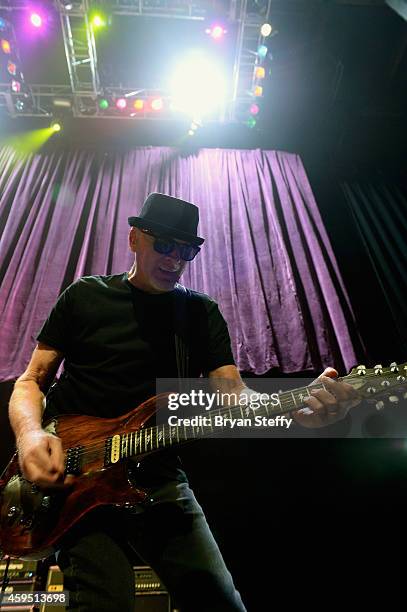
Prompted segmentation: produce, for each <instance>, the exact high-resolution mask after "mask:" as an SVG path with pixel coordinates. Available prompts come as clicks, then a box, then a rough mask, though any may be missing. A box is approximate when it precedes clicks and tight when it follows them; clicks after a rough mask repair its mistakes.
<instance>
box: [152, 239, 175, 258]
mask: <svg viewBox="0 0 407 612" xmlns="http://www.w3.org/2000/svg"><path fill="white" fill-rule="evenodd" d="M173 248H174V243H173V242H172V241H171V240H165V238H156V239H155V242H154V249H155V250H156V251H157V253H161V254H162V255H167V254H168V253H171V251H172V250H173Z"/></svg>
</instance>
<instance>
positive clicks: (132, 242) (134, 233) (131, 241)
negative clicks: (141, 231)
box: [129, 227, 137, 253]
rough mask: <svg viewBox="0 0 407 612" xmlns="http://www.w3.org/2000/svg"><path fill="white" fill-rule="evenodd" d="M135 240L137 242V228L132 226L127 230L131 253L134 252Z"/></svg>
mask: <svg viewBox="0 0 407 612" xmlns="http://www.w3.org/2000/svg"><path fill="white" fill-rule="evenodd" d="M136 242H137V228H136V227H132V228H131V230H130V232H129V247H130V250H131V251H133V253H135V252H136Z"/></svg>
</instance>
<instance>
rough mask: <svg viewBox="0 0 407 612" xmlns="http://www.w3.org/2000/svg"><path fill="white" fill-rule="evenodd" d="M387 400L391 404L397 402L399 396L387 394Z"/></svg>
mask: <svg viewBox="0 0 407 612" xmlns="http://www.w3.org/2000/svg"><path fill="white" fill-rule="evenodd" d="M389 402H391V403H392V404H398V402H399V398H398V396H397V395H389Z"/></svg>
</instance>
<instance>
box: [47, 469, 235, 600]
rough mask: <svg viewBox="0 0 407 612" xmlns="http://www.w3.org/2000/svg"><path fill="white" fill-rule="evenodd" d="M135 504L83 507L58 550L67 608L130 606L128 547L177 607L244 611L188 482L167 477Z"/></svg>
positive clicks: (131, 584)
mask: <svg viewBox="0 0 407 612" xmlns="http://www.w3.org/2000/svg"><path fill="white" fill-rule="evenodd" d="M152 498H153V502H152V503H150V504H149V505H148V506H145V507H144V506H142V507H141V508H140V509H135V510H131V509H124V508H116V507H104V508H100V509H96V510H93V511H92V512H90V513H89V514H88V515H87V516H86V517H85V518H84V519H83V520H82V521H81V522H80V523H79V524H78V525H77V526H76V527H74V528H73V530H72V531H71V532H70V534H69V536H68V537H67V538H66V539H65V541H64V542H63V543H62V545H61V549H60V550H59V551H58V553H57V562H58V564H59V566H60V568H61V570H62V571H63V572H64V588H65V590H68V591H69V595H70V604H69V608H67V609H68V610H75V611H77V612H108V611H109V612H134V610H135V609H136V610H137V608H136V607H135V606H136V604H135V592H134V591H135V589H134V571H133V567H132V561H131V559H132V553H133V556H134V551H135V552H136V553H137V555H138V557H141V559H142V560H143V561H144V562H145V564H146V565H149V566H151V567H152V568H153V569H154V570H155V571H156V573H157V574H158V575H159V577H160V579H161V580H162V581H163V583H164V584H165V586H166V587H167V589H168V591H169V593H170V595H171V597H172V603H173V605H174V606H175V607H177V609H179V610H180V611H181V612H245V610H246V609H245V607H244V605H243V603H242V600H241V598H240V595H239V593H238V592H237V590H236V589H235V587H234V584H233V580H232V577H231V575H230V573H229V571H228V569H227V567H226V565H225V562H224V560H223V558H222V555H221V553H220V550H219V548H218V546H217V544H216V542H215V539H214V537H213V535H212V533H211V531H210V529H209V527H208V524H207V522H206V519H205V516H204V514H203V511H202V508H201V506H200V505H199V504H198V502H197V501H196V499H195V496H194V493H193V491H192V490H191V489H190V487H189V484H188V483H187V482H178V481H171V482H168V483H166V484H165V485H164V486H161V487H160V488H158V489H156V490H155V491H154V492H153V493H152Z"/></svg>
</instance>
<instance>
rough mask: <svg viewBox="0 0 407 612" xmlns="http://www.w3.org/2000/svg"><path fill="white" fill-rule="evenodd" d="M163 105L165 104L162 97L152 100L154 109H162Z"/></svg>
mask: <svg viewBox="0 0 407 612" xmlns="http://www.w3.org/2000/svg"><path fill="white" fill-rule="evenodd" d="M163 106H164V104H163V100H162V98H154V100H151V108H152V109H153V110H154V111H160V110H162V108H163Z"/></svg>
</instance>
